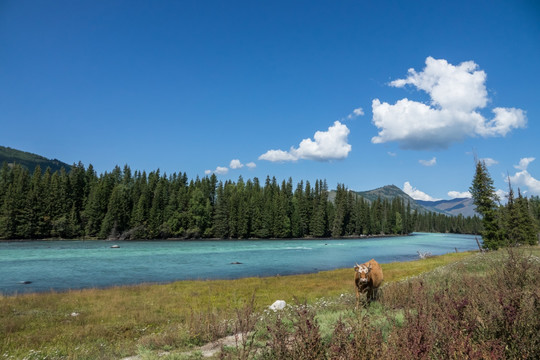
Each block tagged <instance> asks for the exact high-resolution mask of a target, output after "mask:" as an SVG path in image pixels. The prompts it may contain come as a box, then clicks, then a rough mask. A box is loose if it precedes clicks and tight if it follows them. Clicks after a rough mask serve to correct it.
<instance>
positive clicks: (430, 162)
mask: <svg viewBox="0 0 540 360" xmlns="http://www.w3.org/2000/svg"><path fill="white" fill-rule="evenodd" d="M418 162H419V163H420V164H422V165H424V166H433V165H435V164H437V158H436V157H435V156H434V157H433V159H431V160H418Z"/></svg>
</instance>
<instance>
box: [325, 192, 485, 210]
mask: <svg viewBox="0 0 540 360" xmlns="http://www.w3.org/2000/svg"><path fill="white" fill-rule="evenodd" d="M353 192H354V193H355V194H356V195H357V196H361V197H363V198H364V199H366V200H368V201H369V202H372V201H375V200H377V198H379V197H380V198H381V200H385V199H387V200H390V201H391V200H392V199H394V198H396V197H397V198H401V199H403V202H404V203H405V204H407V203H410V204H411V209H412V210H418V212H419V213H426V212H428V211H431V212H436V213H440V214H444V215H450V216H457V215H459V214H461V215H463V216H474V215H478V214H477V213H476V212H475V210H474V209H475V206H474V204H473V200H472V199H469V198H462V199H452V200H439V201H422V200H414V199H413V198H412V197H410V196H409V195H407V194H406V193H405V192H404V191H403V190H401V189H400V188H398V187H397V186H395V185H386V186H383V187H380V188H377V189H374V190H368V191H353ZM335 197H336V192H335V191H334V190H332V191H330V193H329V196H328V198H329V199H330V201H334V199H335Z"/></svg>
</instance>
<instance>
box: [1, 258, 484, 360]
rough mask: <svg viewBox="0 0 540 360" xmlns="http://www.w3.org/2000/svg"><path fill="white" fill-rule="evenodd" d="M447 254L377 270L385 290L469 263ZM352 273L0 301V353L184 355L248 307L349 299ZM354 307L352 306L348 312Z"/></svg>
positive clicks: (220, 333)
mask: <svg viewBox="0 0 540 360" xmlns="http://www.w3.org/2000/svg"><path fill="white" fill-rule="evenodd" d="M473 254H474V253H473V252H467V253H451V254H447V255H443V256H437V257H432V258H429V259H425V260H417V261H411V262H406V263H390V264H383V270H384V273H385V282H386V283H392V282H395V281H399V280H402V279H405V278H408V277H411V276H415V275H418V274H420V273H423V272H426V271H431V270H433V269H435V268H437V267H440V266H444V265H446V264H449V263H453V262H456V261H460V260H462V259H465V258H468V257H470V256H472V255H473ZM353 278H354V273H353V271H352V269H339V270H333V271H323V272H319V273H314V274H306V275H294V276H273V277H266V278H245V279H237V280H212V281H180V282H175V283H171V284H165V285H138V286H125V287H115V288H110V289H103V290H97V289H88V290H71V291H68V292H64V293H55V292H51V293H41V294H35V293H34V294H27V295H16V296H0V304H1V306H0V333H1V334H3V335H2V338H1V341H2V344H1V348H2V349H3V351H4V352H5V354H7V355H5V357H6V358H10V357H11V358H14V359H19V358H24V357H27V358H28V356H29V355H31V354H39V356H38V355H35V358H44V357H45V356H49V357H52V358H60V357H62V356H64V357H65V358H68V359H88V358H100V359H118V358H122V357H127V356H130V355H133V354H136V353H137V352H138V351H139V349H142V348H144V349H150V350H156V351H157V350H179V351H180V350H182V351H184V350H190V349H193V348H194V347H197V346H201V345H204V344H205V343H207V342H210V341H213V340H215V339H219V338H221V337H224V336H227V335H230V334H231V333H234V322H235V319H236V318H237V316H238V315H239V311H241V310H242V309H244V308H245V307H246V305H247V304H249V303H250V301H251V299H253V310H254V311H256V312H259V311H262V310H263V309H265V308H266V307H267V306H269V305H270V304H272V303H273V302H274V301H275V300H277V299H282V300H285V301H286V302H287V303H294V302H295V299H296V301H299V302H301V303H304V302H305V303H308V304H311V303H316V302H317V301H320V299H325V298H328V299H339V298H341V294H344V297H346V298H347V299H354V282H353ZM353 303H354V301H351V306H353V305H352V304H353Z"/></svg>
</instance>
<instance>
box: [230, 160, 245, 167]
mask: <svg viewBox="0 0 540 360" xmlns="http://www.w3.org/2000/svg"><path fill="white" fill-rule="evenodd" d="M229 167H230V168H231V169H241V168H243V167H244V164H242V163H241V162H240V160H238V159H233V160H231V162H230V164H229Z"/></svg>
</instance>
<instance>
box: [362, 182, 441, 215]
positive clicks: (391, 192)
mask: <svg viewBox="0 0 540 360" xmlns="http://www.w3.org/2000/svg"><path fill="white" fill-rule="evenodd" d="M355 193H356V194H357V195H359V196H361V197H363V198H364V199H366V200H369V201H370V202H372V201H375V200H377V198H379V197H380V198H381V200H385V199H387V200H390V201H392V199H394V198H396V197H397V198H401V199H402V200H403V203H404V204H407V203H410V204H411V209H412V210H413V211H414V210H418V212H420V213H425V212H426V211H434V210H427V209H425V208H424V207H423V206H421V205H419V204H418V203H417V202H416V201H415V200H414V199H413V198H412V197H410V196H409V195H407V194H406V193H405V192H404V191H403V190H401V189H400V188H398V187H397V186H396V185H386V186H383V187H380V188H377V189H373V190H368V191H355ZM438 212H439V211H438Z"/></svg>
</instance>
